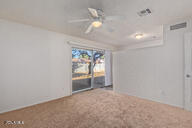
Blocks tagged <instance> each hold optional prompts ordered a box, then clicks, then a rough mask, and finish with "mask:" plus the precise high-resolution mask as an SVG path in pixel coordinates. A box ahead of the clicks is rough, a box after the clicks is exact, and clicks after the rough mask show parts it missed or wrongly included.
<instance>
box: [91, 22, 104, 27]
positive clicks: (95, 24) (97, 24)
mask: <svg viewBox="0 0 192 128" xmlns="http://www.w3.org/2000/svg"><path fill="white" fill-rule="evenodd" d="M92 25H93V27H95V28H99V27H101V25H102V22H101V21H93V23H92Z"/></svg>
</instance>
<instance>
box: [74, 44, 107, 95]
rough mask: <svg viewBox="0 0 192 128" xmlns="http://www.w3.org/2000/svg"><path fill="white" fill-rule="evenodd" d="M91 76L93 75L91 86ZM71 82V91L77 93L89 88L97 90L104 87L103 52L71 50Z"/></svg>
mask: <svg viewBox="0 0 192 128" xmlns="http://www.w3.org/2000/svg"><path fill="white" fill-rule="evenodd" d="M92 57H93V58H92ZM92 59H93V61H92ZM92 68H93V71H92ZM92 74H93V85H92V86H91V81H92ZM72 80H73V82H72V83H73V87H72V88H73V91H78V90H82V89H86V88H91V87H93V88H98V87H102V86H104V84H105V61H104V51H91V50H84V49H77V48H73V49H72Z"/></svg>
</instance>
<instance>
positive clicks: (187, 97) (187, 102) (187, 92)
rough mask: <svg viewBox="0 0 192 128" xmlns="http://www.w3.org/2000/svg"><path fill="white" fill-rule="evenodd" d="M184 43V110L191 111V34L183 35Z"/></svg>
mask: <svg viewBox="0 0 192 128" xmlns="http://www.w3.org/2000/svg"><path fill="white" fill-rule="evenodd" d="M184 42H185V49H184V51H185V74H184V75H185V86H184V108H185V109H186V110H189V111H192V32H189V33H186V34H185V35H184Z"/></svg>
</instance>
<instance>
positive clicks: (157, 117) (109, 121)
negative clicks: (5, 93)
mask: <svg viewBox="0 0 192 128" xmlns="http://www.w3.org/2000/svg"><path fill="white" fill-rule="evenodd" d="M5 120H20V121H24V125H8V124H6V125H5V124H4V121H5ZM4 127H5V128H6V127H12V128H192V112H187V111H184V110H182V109H180V108H176V107H172V106H169V105H164V104H160V103H156V102H152V101H148V100H143V99H140V98H136V97H131V96H127V95H122V94H117V93H114V92H112V91H109V90H103V89H95V90H91V91H86V92H82V93H78V94H74V95H73V96H69V97H65V98H61V99H58V100H54V101H51V102H47V103H43V104H39V105H35V106H32V107H27V108H24V109H20V110H16V111H12V112H8V113H4V114H1V115H0V128H4Z"/></svg>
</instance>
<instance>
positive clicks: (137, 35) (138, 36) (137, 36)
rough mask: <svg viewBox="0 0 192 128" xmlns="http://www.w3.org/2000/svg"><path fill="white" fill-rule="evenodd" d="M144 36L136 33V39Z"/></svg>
mask: <svg viewBox="0 0 192 128" xmlns="http://www.w3.org/2000/svg"><path fill="white" fill-rule="evenodd" d="M142 37H143V34H136V35H135V38H136V39H141V38H142Z"/></svg>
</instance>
